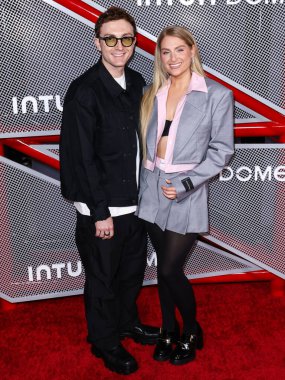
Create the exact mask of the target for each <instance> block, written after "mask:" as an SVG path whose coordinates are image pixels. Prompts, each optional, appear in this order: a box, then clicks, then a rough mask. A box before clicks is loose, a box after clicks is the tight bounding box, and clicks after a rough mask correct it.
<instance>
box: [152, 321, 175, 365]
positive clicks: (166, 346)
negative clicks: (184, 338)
mask: <svg viewBox="0 0 285 380" xmlns="http://www.w3.org/2000/svg"><path fill="white" fill-rule="evenodd" d="M178 339H179V330H177V331H176V332H168V331H167V330H164V329H162V328H161V329H160V334H159V337H158V340H157V344H156V346H155V349H154V353H153V358H154V360H157V361H159V362H164V361H166V360H168V359H169V358H170V355H171V353H172V345H173V344H174V343H176V342H177V341H178Z"/></svg>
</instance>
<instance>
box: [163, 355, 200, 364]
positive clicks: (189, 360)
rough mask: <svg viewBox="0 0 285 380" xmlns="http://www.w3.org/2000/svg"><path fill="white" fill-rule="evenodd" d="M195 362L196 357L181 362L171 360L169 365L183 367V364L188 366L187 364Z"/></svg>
mask: <svg viewBox="0 0 285 380" xmlns="http://www.w3.org/2000/svg"><path fill="white" fill-rule="evenodd" d="M193 360H195V357H191V358H186V359H181V360H171V359H170V360H169V363H171V364H173V365H183V364H187V363H190V362H192V361H193Z"/></svg>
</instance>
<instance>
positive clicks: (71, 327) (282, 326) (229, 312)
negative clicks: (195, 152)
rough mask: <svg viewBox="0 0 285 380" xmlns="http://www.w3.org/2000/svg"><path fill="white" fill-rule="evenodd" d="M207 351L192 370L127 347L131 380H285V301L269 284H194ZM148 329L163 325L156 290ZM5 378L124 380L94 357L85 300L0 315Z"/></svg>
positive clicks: (148, 302)
mask: <svg viewBox="0 0 285 380" xmlns="http://www.w3.org/2000/svg"><path fill="white" fill-rule="evenodd" d="M194 288H195V293H196V297H197V303H198V319H199V321H200V323H201V325H202V327H203V328H204V331H205V348H204V349H203V350H202V351H201V352H200V351H199V352H198V353H197V359H196V360H195V361H194V362H193V363H190V364H188V365H186V366H181V367H175V366H172V365H171V364H169V363H157V362H155V361H154V360H152V358H151V356H152V351H153V347H149V346H141V345H139V344H136V343H134V342H132V341H131V340H125V341H124V345H125V346H126V347H127V348H128V349H129V351H130V352H131V353H132V354H133V355H134V356H135V357H136V359H137V361H138V363H139V367H140V368H139V370H138V371H137V372H136V373H135V374H133V375H130V376H127V378H128V379H130V380H131V379H145V380H156V379H163V380H167V379H191V380H282V379H285V298H284V297H280V298H273V297H272V294H271V291H270V284H269V283H268V282H256V283H242V284H210V285H195V287H194ZM139 308H140V314H141V318H142V321H143V322H148V323H152V324H155V325H159V324H160V313H159V307H158V297H157V289H156V287H147V288H143V290H142V293H141V296H140V299H139ZM0 316H1V324H0V329H1V341H0V379H2V380H6V379H7V380H14V379H15V380H16V379H17V380H18V379H19V380H20V379H21V380H26V379H27V380H28V379H29V380H30V379H31V380H41V379H46V380H48V379H49V380H63V379H64V380H73V379H74V380H89V379H90V380H91V379H92V380H100V379H117V378H118V379H122V378H123V376H122V375H116V374H113V373H112V372H109V371H108V370H107V369H105V368H104V366H103V365H102V362H101V360H100V359H97V358H95V357H93V356H92V355H91V354H90V352H89V346H88V344H87V343H86V342H85V335H86V332H85V320H84V310H83V299H82V296H77V297H67V298H62V299H54V300H46V301H37V302H31V303H22V304H18V305H16V306H15V307H12V308H10V309H6V310H4V308H3V307H2V309H0Z"/></svg>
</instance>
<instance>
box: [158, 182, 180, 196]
mask: <svg viewBox="0 0 285 380" xmlns="http://www.w3.org/2000/svg"><path fill="white" fill-rule="evenodd" d="M165 182H166V183H167V184H171V181H170V180H169V179H166V180H165ZM161 189H162V192H163V195H164V196H165V197H166V198H168V199H172V200H173V199H175V198H176V197H177V192H176V189H175V187H168V186H161Z"/></svg>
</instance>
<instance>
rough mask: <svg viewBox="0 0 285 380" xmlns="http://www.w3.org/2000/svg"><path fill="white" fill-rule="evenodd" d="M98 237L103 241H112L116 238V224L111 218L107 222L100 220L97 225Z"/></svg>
mask: <svg viewBox="0 0 285 380" xmlns="http://www.w3.org/2000/svg"><path fill="white" fill-rule="evenodd" d="M95 229H96V234H95V236H96V237H100V238H101V239H103V240H106V239H112V237H113V236H114V224H113V219H112V217H111V216H110V217H109V218H107V219H105V220H99V221H98V222H96V223H95Z"/></svg>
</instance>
